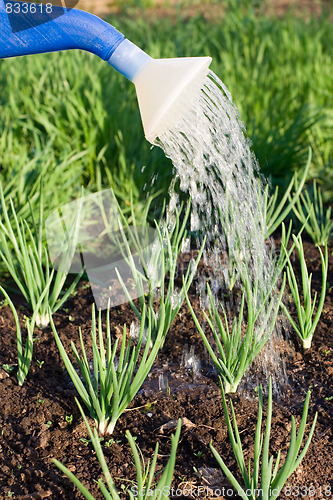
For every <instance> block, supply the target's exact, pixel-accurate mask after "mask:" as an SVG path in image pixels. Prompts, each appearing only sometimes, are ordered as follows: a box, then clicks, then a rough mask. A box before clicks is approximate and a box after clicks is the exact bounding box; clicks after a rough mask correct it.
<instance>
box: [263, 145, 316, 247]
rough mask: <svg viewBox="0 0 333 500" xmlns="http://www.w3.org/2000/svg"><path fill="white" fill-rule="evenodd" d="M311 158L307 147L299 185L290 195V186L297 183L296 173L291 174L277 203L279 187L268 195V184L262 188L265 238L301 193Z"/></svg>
mask: <svg viewBox="0 0 333 500" xmlns="http://www.w3.org/2000/svg"><path fill="white" fill-rule="evenodd" d="M311 159H312V150H311V148H310V149H309V154H308V159H307V162H306V165H305V169H304V172H303V175H302V178H301V181H300V183H299V185H298V186H297V189H296V191H295V193H293V195H292V196H290V193H291V191H292V188H293V186H294V185H296V183H297V173H296V172H295V174H294V175H293V177H292V179H291V181H290V183H289V185H288V187H287V189H286V190H285V192H284V194H283V196H282V198H281V200H280V202H279V204H278V205H277V201H278V198H279V187H278V186H276V187H275V191H274V193H273V194H272V195H271V196H270V195H269V184H267V185H266V187H265V190H264V202H265V208H264V210H265V220H266V225H267V234H266V238H268V237H269V236H271V235H272V234H273V233H274V231H276V229H277V228H278V227H279V226H280V224H281V223H282V222H283V221H284V220H285V219H286V217H287V216H288V214H289V213H290V212H291V210H292V209H293V207H294V206H295V203H296V202H297V200H298V199H299V196H300V194H301V191H302V189H303V186H304V183H305V181H306V178H307V176H308V173H309V168H310V165H311Z"/></svg>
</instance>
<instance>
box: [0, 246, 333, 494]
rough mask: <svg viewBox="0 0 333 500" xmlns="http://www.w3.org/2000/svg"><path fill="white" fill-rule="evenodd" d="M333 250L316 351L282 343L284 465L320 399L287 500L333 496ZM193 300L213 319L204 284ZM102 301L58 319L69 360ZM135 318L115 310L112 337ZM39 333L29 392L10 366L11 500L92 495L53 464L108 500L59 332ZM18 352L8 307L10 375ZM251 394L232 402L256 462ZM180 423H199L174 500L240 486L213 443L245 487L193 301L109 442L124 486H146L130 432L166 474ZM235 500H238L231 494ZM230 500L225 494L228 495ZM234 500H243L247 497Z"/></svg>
mask: <svg viewBox="0 0 333 500" xmlns="http://www.w3.org/2000/svg"><path fill="white" fill-rule="evenodd" d="M304 246H305V252H306V258H307V262H308V266H309V268H310V269H311V271H313V274H314V276H313V287H314V289H317V290H318V291H319V287H320V283H321V267H320V259H319V254H318V250H317V249H316V248H315V246H314V245H313V244H311V243H309V242H305V243H304ZM332 250H333V248H332V247H331V248H330V252H329V255H330V262H329V269H330V270H329V275H328V282H329V284H328V290H327V297H326V302H325V306H324V311H323V314H322V316H321V320H320V322H319V325H318V327H317V330H316V332H315V335H314V339H313V345H312V348H311V350H309V351H308V352H306V353H304V352H303V350H302V348H301V346H300V343H299V342H298V340H297V338H296V334H294V333H293V332H289V334H288V335H286V336H285V338H284V339H281V340H280V341H279V348H280V350H281V353H282V357H283V358H284V359H285V362H286V367H287V374H288V385H287V386H286V387H284V388H283V390H282V397H281V399H280V400H277V398H276V397H275V398H274V405H273V421H272V438H271V443H272V448H271V452H272V453H273V454H275V453H276V452H277V450H278V449H281V450H282V457H284V456H285V452H286V451H287V449H288V445H289V439H290V429H291V425H290V421H291V415H295V416H296V421H297V422H299V418H300V416H301V413H302V408H303V404H304V400H305V396H306V392H307V390H308V389H309V388H310V389H311V390H312V393H311V401H310V410H309V419H308V422H309V424H308V428H310V424H311V422H312V420H313V417H314V414H315V412H316V411H317V412H318V422H317V426H316V430H315V433H314V436H313V439H312V443H311V445H310V448H309V451H308V453H307V454H306V456H305V458H304V460H303V461H302V463H301V465H300V466H299V467H298V469H297V470H296V472H295V473H294V474H293V475H292V476H291V477H290V478H289V480H288V481H287V483H286V485H288V486H290V487H291V489H289V490H288V489H286V490H285V491H284V492H283V493H282V494H281V495H280V497H279V498H288V497H289V496H303V498H310V497H314V498H321V497H322V498H328V497H329V496H330V491H331V489H332V490H333V480H332V478H333V417H332V413H333V390H332V376H333V328H332V323H333V288H332V283H333V279H332V271H331V269H332V264H333V258H332V255H331V254H332ZM296 269H297V265H296ZM189 297H190V300H191V303H192V304H193V307H194V310H195V312H196V313H197V314H198V316H199V319H200V320H202V319H203V317H202V313H201V311H200V305H199V299H198V297H197V295H196V293H195V286H194V285H192V287H191V289H190V294H189ZM92 303H93V296H92V293H91V290H90V288H89V287H88V286H87V285H85V284H83V283H82V284H81V286H80V287H79V291H78V294H77V295H76V296H75V297H73V298H71V299H70V300H69V301H68V302H67V303H66V309H65V310H61V311H60V312H58V313H56V314H55V316H54V321H55V325H56V327H57V331H58V333H59V335H60V337H61V340H62V342H63V343H64V345H65V347H66V350H67V352H68V353H70V352H71V348H70V341H71V340H74V341H75V342H76V343H77V341H78V329H79V326H81V328H82V332H83V335H84V338H87V339H88V338H89V334H90V327H91V305H92ZM17 305H18V304H17ZM19 309H20V312H19V315H20V320H21V321H22V323H23V321H24V319H23V317H24V314H28V310H27V309H25V307H24V304H23V305H21V306H20V308H19ZM133 320H134V315H133V313H132V311H131V309H130V307H129V306H128V305H123V306H119V307H116V308H113V309H112V310H111V326H112V331H113V332H115V333H116V334H121V331H122V327H123V324H124V323H126V324H127V325H128V326H130V324H131V323H132V321H133ZM35 335H37V336H38V340H37V341H36V342H35V345H34V358H33V362H32V366H31V370H30V372H29V375H28V377H27V380H26V382H25V384H24V386H23V387H22V388H19V387H18V385H17V383H16V378H15V373H13V374H12V375H10V376H9V375H8V374H7V373H6V372H5V371H4V370H3V369H2V368H0V378H1V380H0V427H1V435H0V461H1V464H2V467H1V468H0V497H1V498H8V497H12V498H15V499H32V498H34V499H40V498H50V499H54V500H57V499H66V500H70V499H76V498H81V497H80V494H79V493H78V491H77V490H76V489H75V488H74V486H73V485H72V483H71V482H70V481H69V480H68V479H67V478H65V477H64V476H63V474H62V473H61V472H60V471H59V470H58V469H57V468H56V467H55V465H54V464H53V462H52V459H53V458H56V459H58V460H59V461H61V462H63V463H64V464H65V465H66V466H67V467H68V468H69V469H70V470H71V471H72V472H74V474H75V475H76V476H77V477H78V478H79V479H80V480H81V481H82V482H83V484H85V486H86V487H87V488H88V489H89V491H90V492H91V493H92V494H93V495H94V496H95V497H96V499H99V498H102V497H101V493H100V492H99V489H98V486H97V484H96V483H95V480H97V479H98V478H99V477H100V476H101V471H100V466H99V464H98V461H97V458H96V456H95V453H94V452H93V450H92V447H91V444H90V443H88V442H87V437H88V435H87V431H86V428H85V425H84V423H83V421H82V418H81V416H80V414H79V411H78V409H77V407H76V403H75V400H74V396H75V395H76V391H75V389H74V388H73V386H72V385H71V383H70V379H69V377H68V375H67V373H66V371H65V370H64V367H63V363H62V361H61V359H60V356H59V353H58V349H57V347H56V345H55V342H54V338H53V334H52V331H51V329H50V328H48V329H46V330H44V331H38V330H36V331H35ZM287 337H288V338H287ZM191 348H192V349H194V354H195V356H198V358H199V359H200V361H201V369H200V371H199V372H195V373H194V374H193V372H192V368H191V366H193V363H192V364H191V359H190V361H189V362H187V363H185V362H184V351H186V350H187V352H188V351H189V350H190V349H191ZM16 355H17V350H16V333H15V323H14V320H13V316H12V312H11V310H10V308H9V307H8V306H3V307H2V308H1V310H0V366H2V365H3V364H7V365H11V364H14V363H15V362H16ZM189 357H190V358H191V356H187V358H189ZM265 385H266V383H265ZM161 386H162V387H161ZM249 396H250V395H247V396H245V395H242V394H237V395H234V396H233V398H232V399H233V402H234V406H235V411H236V416H237V422H238V426H239V429H240V431H241V437H242V441H243V444H244V452H245V456H246V457H248V456H252V453H253V440H254V432H255V425H256V416H257V398H256V395H255V392H254V388H253V390H252V397H249ZM265 401H266V400H265ZM265 406H266V404H265ZM136 408H137V409H136ZM179 417H184V418H186V419H188V421H189V422H188V421H185V424H186V425H184V426H183V428H182V433H181V438H180V443H179V446H178V451H177V461H176V467H175V474H174V481H173V487H174V488H175V495H177V497H178V498H180V497H181V496H180V495H181V491H183V492H184V493H185V494H186V493H187V497H189V498H191V496H189V493H192V497H193V498H195V497H196V496H200V498H205V492H204V491H203V490H198V488H199V487H203V486H210V487H214V486H215V487H216V488H217V490H219V489H220V490H221V491H222V488H223V487H224V488H225V492H226V491H227V488H230V486H229V485H228V482H227V481H226V479H224V478H223V477H222V476H221V473H220V472H219V467H218V465H217V463H216V461H215V459H214V458H213V456H212V453H211V452H210V448H209V442H210V441H212V442H213V444H214V446H215V448H216V449H217V450H218V451H219V453H220V454H221V456H222V457H223V459H224V461H225V462H226V464H227V465H228V466H229V467H230V468H231V470H232V471H233V472H234V473H235V474H236V476H237V477H238V478H239V473H238V471H237V469H236V467H235V465H236V464H235V459H234V457H233V454H232V450H231V446H230V444H229V440H228V436H227V430H226V424H225V419H224V415H223V407H222V399H221V393H220V389H219V387H218V385H217V376H216V374H215V373H214V370H213V368H212V366H211V364H209V361H208V357H207V355H206V353H205V351H204V348H203V343H202V341H201V337H200V335H199V333H198V332H197V329H196V327H195V325H194V322H193V320H192V316H191V314H190V312H189V310H188V307H187V305H186V304H185V305H184V306H183V308H182V309H181V311H180V313H179V315H178V316H177V318H176V320H175V322H174V324H173V326H172V327H171V329H170V331H169V333H168V336H167V340H166V343H165V346H164V348H163V350H162V351H161V352H160V354H159V357H158V359H157V361H156V363H155V365H154V367H153V370H152V372H151V374H150V376H149V377H148V379H147V381H146V382H145V384H144V386H143V388H142V389H141V390H140V392H139V394H138V395H137V396H136V398H135V399H134V401H133V403H132V405H131V407H130V411H126V412H125V413H124V414H123V415H122V416H121V417H120V419H119V421H118V423H117V425H116V428H115V431H114V433H113V435H112V440H109V438H106V439H105V440H104V441H103V442H102V446H103V451H104V454H105V456H106V458H107V462H108V465H109V468H110V471H111V474H112V477H113V478H114V479H115V481H116V485H117V487H118V488H119V487H120V485H121V484H123V485H124V487H126V488H127V487H131V483H130V481H131V480H135V470H134V467H133V465H132V455H131V452H130V447H129V445H128V443H127V440H126V438H125V430H126V429H129V430H130V432H131V433H132V435H133V436H136V437H137V441H136V442H137V443H138V444H139V446H140V448H141V449H142V451H143V455H144V457H145V458H146V459H148V458H150V457H152V454H153V450H154V447H155V443H156V442H157V441H159V443H160V448H159V464H161V465H164V464H165V463H166V460H167V456H168V454H169V451H170V438H169V432H168V431H166V430H165V431H164V433H162V432H161V426H162V425H163V424H166V423H168V422H170V421H172V420H174V419H177V418H179ZM172 430H174V429H172ZM308 430H309V429H308ZM196 471H197V472H196ZM200 476H201V478H200ZM117 478H121V479H122V480H119V479H117ZM124 479H127V481H125V480H124ZM176 488H178V490H177V491H176ZM297 488H299V490H297ZM302 488H303V489H302ZM230 491H231V490H230ZM230 491H229V493H230ZM217 493H218V491H217ZM289 493H291V495H290V494H289ZM312 493H315V495H312ZM224 497H225V498H230V496H228V495H226V494H225V495H224ZM220 498H221V499H222V498H223V496H221V495H220ZM233 498H237V497H236V495H235V496H234V497H233Z"/></svg>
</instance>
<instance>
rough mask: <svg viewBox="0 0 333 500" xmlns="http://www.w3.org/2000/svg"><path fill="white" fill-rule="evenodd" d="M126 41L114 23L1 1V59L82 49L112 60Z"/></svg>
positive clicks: (50, 7) (43, 6) (78, 12)
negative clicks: (115, 52) (116, 51)
mask: <svg viewBox="0 0 333 500" xmlns="http://www.w3.org/2000/svg"><path fill="white" fill-rule="evenodd" d="M31 6H35V7H36V10H35V7H33V8H32V7H31ZM123 41H124V36H123V35H122V34H121V33H120V32H119V31H117V30H116V29H115V28H114V27H113V26H111V24H108V23H107V22H105V21H102V19H100V18H98V17H96V16H94V15H92V14H89V13H87V12H83V11H81V10H78V9H69V10H67V9H65V8H63V7H56V6H54V5H52V4H51V3H50V4H48V7H47V6H46V4H39V3H36V4H32V3H28V2H17V1H16V2H14V1H7V0H0V59H4V58H7V57H16V56H23V55H29V54H41V53H45V52H57V51H59V50H69V49H82V50H87V51H88V52H92V53H93V54H96V55H97V56H99V57H100V58H101V59H103V60H104V61H109V59H110V57H111V56H112V55H113V53H114V51H115V50H116V49H117V47H118V46H119V45H120V44H121V43H122V42H123Z"/></svg>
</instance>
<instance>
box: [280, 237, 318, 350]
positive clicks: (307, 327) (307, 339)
mask: <svg viewBox="0 0 333 500" xmlns="http://www.w3.org/2000/svg"><path fill="white" fill-rule="evenodd" d="M293 239H294V243H295V246H296V251H297V255H298V259H299V262H300V265H301V277H302V278H301V279H302V290H303V300H304V305H302V302H301V297H300V292H299V287H298V283H297V279H296V275H295V272H294V269H293V265H292V263H291V260H290V257H289V254H287V250H286V248H285V246H284V245H282V248H283V249H284V252H285V253H286V258H287V262H288V263H287V276H288V283H289V287H290V290H291V295H292V298H293V301H294V303H295V305H296V308H297V316H298V323H297V322H296V321H295V320H294V319H293V317H292V315H291V314H290V312H289V310H288V309H287V307H286V306H285V304H283V303H282V304H281V307H282V309H283V311H284V313H285V315H286V316H287V318H288V320H289V322H290V323H291V325H292V327H293V328H294V330H295V331H296V333H297V335H298V336H299V338H300V339H301V341H302V344H303V348H304V349H309V348H310V347H311V342H312V338H313V335H314V332H315V330H316V327H317V324H318V321H319V319H320V316H321V313H322V310H323V307H324V302H325V296H326V283H327V273H328V249H327V244H325V257H324V255H323V252H322V250H321V248H320V247H319V246H318V250H319V253H320V260H321V269H322V283H321V292H320V299H319V302H318V306H317V311H316V313H315V307H316V302H317V292H315V294H314V297H313V300H312V297H311V283H312V274H310V275H309V273H308V269H307V265H306V261H305V257H304V249H303V243H302V238H301V236H300V235H298V236H297V237H296V236H294V235H293Z"/></svg>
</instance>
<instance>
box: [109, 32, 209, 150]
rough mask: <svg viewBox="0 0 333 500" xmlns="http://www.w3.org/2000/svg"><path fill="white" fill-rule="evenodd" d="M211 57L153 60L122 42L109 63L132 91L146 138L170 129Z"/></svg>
mask: <svg viewBox="0 0 333 500" xmlns="http://www.w3.org/2000/svg"><path fill="white" fill-rule="evenodd" d="M211 61H212V59H211V57H180V58H172V59H153V58H151V57H150V56H148V54H146V53H145V52H143V51H142V50H141V49H140V48H139V47H137V46H136V45H134V44H133V43H132V42H130V41H129V40H124V42H122V43H121V44H120V45H119V47H118V48H117V49H116V50H115V52H114V53H113V55H112V56H111V58H110V60H109V63H110V64H111V65H112V66H113V67H114V68H115V69H117V70H118V71H120V73H122V74H123V75H124V76H126V77H127V78H128V79H129V80H131V81H132V82H133V83H134V85H135V88H136V93H137V97H138V102H139V107H140V113H141V119H142V124H143V128H144V132H145V136H146V139H147V140H148V141H149V142H151V143H153V142H154V140H155V139H156V137H158V136H160V135H161V134H163V133H164V132H166V131H167V130H170V129H171V128H172V127H173V126H174V125H175V123H176V122H177V120H178V118H179V117H181V116H182V115H183V114H184V113H185V112H186V108H188V106H189V105H191V99H192V98H193V96H194V95H195V94H196V93H197V92H198V91H199V90H200V89H201V87H202V84H203V81H204V78H205V77H206V76H207V74H208V68H209V65H210V63H211Z"/></svg>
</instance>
